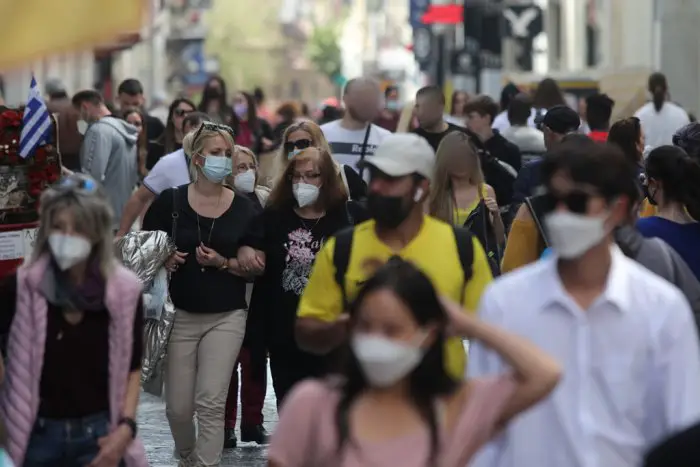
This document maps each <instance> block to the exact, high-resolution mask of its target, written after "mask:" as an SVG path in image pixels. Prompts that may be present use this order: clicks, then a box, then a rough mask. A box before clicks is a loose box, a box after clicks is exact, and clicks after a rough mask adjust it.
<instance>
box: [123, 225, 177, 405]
mask: <svg viewBox="0 0 700 467" xmlns="http://www.w3.org/2000/svg"><path fill="white" fill-rule="evenodd" d="M116 250H117V251H116V253H117V257H118V258H119V259H120V260H121V262H122V263H123V264H124V265H125V266H126V267H127V268H129V269H131V270H132V271H133V272H134V273H135V274H136V275H138V277H139V279H141V282H142V283H143V287H144V304H146V307H145V308H147V309H148V305H149V304H151V305H153V304H157V305H156V306H157V307H158V308H159V309H158V310H156V312H155V313H154V312H153V310H147V311H146V313H145V318H146V319H145V323H144V346H143V360H142V365H141V383H142V384H143V387H144V390H145V391H146V392H149V393H151V394H155V395H158V396H160V395H161V394H162V387H163V384H162V365H163V360H164V359H165V356H166V350H167V347H168V340H169V338H170V331H171V330H172V327H173V321H174V319H175V307H174V306H173V303H172V302H171V301H170V295H169V294H168V288H167V276H166V275H165V273H164V264H165V261H166V260H167V259H168V258H169V257H170V255H172V254H173V252H174V251H175V245H174V244H173V243H172V241H171V240H170V238H169V237H168V235H167V234H166V233H165V232H160V231H155V232H131V233H129V234H127V235H125V236H124V237H122V238H120V239H118V240H117V241H116ZM164 277H165V279H166V283H165V286H164V287H163V286H162V282H163V281H162V279H163V278H164ZM153 295H162V296H159V297H154V296H153ZM161 304H162V305H161ZM149 311H150V312H149Z"/></svg>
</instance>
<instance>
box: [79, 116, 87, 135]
mask: <svg viewBox="0 0 700 467" xmlns="http://www.w3.org/2000/svg"><path fill="white" fill-rule="evenodd" d="M77 125H78V133H80V134H81V135H84V134H85V132H86V131H87V129H88V122H86V121H85V120H82V119H81V120H78V121H77Z"/></svg>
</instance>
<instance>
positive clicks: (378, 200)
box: [367, 193, 413, 229]
mask: <svg viewBox="0 0 700 467" xmlns="http://www.w3.org/2000/svg"><path fill="white" fill-rule="evenodd" d="M411 209H413V203H412V202H411V200H408V199H406V198H405V197H403V196H383V195H380V194H377V193H370V194H369V195H368V196H367V210H368V211H369V215H370V216H371V217H372V218H373V219H374V221H375V222H376V223H377V227H379V228H382V229H395V228H396V227H398V226H399V225H401V224H402V223H403V221H405V220H406V219H407V218H408V216H409V215H410V214H411Z"/></svg>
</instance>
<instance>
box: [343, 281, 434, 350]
mask: <svg viewBox="0 0 700 467" xmlns="http://www.w3.org/2000/svg"><path fill="white" fill-rule="evenodd" d="M426 331H427V330H426V329H423V328H421V326H419V325H418V323H417V322H416V320H415V319H414V318H413V314H412V313H411V310H410V309H409V308H408V306H406V304H405V303H404V302H403V301H401V300H400V299H399V298H398V297H397V296H396V294H395V293H394V292H392V291H391V290H389V289H379V290H376V291H374V292H371V293H369V294H367V295H366V296H365V298H364V300H363V301H362V304H361V305H360V307H359V309H358V312H357V317H356V319H355V325H354V328H353V332H354V333H361V334H370V335H375V336H381V337H385V338H387V339H391V340H394V341H398V342H405V343H411V344H414V345H419V344H421V345H423V346H426V345H429V342H428V340H429V339H426V338H425V334H426Z"/></svg>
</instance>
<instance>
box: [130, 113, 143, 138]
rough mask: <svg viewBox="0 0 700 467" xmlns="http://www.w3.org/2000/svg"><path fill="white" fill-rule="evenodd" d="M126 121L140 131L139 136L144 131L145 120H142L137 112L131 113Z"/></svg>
mask: <svg viewBox="0 0 700 467" xmlns="http://www.w3.org/2000/svg"><path fill="white" fill-rule="evenodd" d="M126 121H127V122H128V123H131V124H132V125H134V126H135V127H136V128H137V129H138V130H139V134H141V132H142V131H143V120H141V115H139V114H138V113H137V112H131V113H130V114H129V115H127V116H126Z"/></svg>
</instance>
